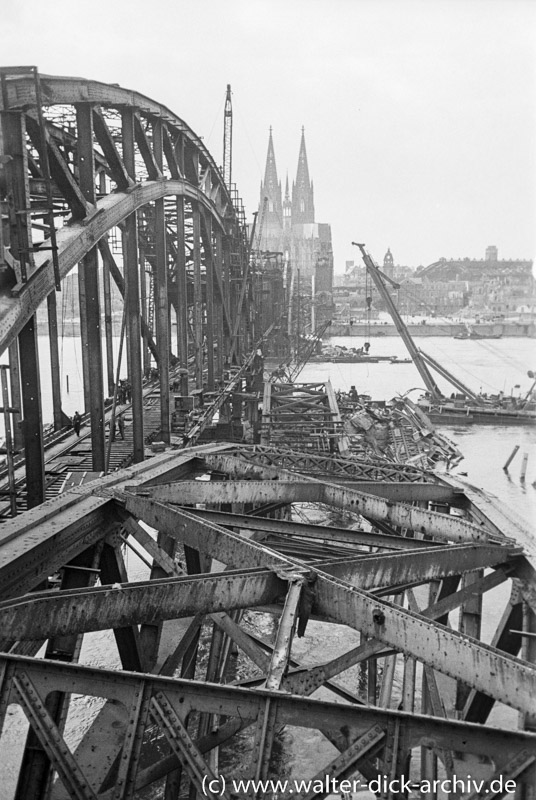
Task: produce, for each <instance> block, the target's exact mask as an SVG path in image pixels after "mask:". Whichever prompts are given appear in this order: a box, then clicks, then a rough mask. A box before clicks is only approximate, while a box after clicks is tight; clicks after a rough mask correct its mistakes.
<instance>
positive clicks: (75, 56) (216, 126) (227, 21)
mask: <svg viewBox="0 0 536 800" xmlns="http://www.w3.org/2000/svg"><path fill="white" fill-rule="evenodd" d="M0 19H1V23H2V25H1V29H0V37H1V46H0V53H1V55H0V62H1V64H2V65H16V64H35V65H36V66H38V68H39V70H40V71H41V72H43V73H48V74H54V75H73V76H77V77H84V78H90V79H95V80H100V81H104V82H108V83H119V84H121V86H124V87H126V88H131V89H135V90H137V91H140V92H143V93H144V94H146V95H148V96H150V97H151V98H153V99H154V100H157V101H160V102H163V103H165V104H166V105H168V106H169V107H170V108H171V109H172V110H173V111H174V112H175V113H176V114H177V115H178V116H180V117H182V118H183V119H184V120H185V122H187V123H188V125H190V126H191V127H192V128H193V129H194V131H195V132H196V133H197V134H198V135H200V136H202V137H203V138H204V140H205V143H206V144H207V146H208V148H209V150H210V151H211V153H212V155H213V156H214V158H215V160H216V163H218V164H220V163H221V160H222V137H223V106H224V100H225V90H226V85H227V83H230V84H231V86H232V92H233V112H234V115H233V122H234V127H233V141H234V148H233V179H234V180H235V181H236V183H237V185H238V189H239V192H240V194H241V195H242V197H243V200H244V204H245V208H246V214H247V218H248V221H249V220H251V218H252V214H253V212H254V211H255V210H256V208H257V205H258V203H259V189H260V181H261V179H262V176H263V173H264V164H265V159H266V149H267V143H268V131H269V127H270V125H271V126H272V127H273V137H274V146H275V154H276V161H277V168H278V173H279V177H280V179H281V180H282V182H283V186H284V181H285V177H286V174H287V171H288V174H289V179H290V181H291V182H292V180H293V179H294V177H295V174H296V167H297V161H298V151H299V144H300V135H301V127H302V125H303V126H305V136H306V144H307V154H308V160H309V169H310V174H311V177H312V179H313V181H314V187H315V206H316V221H317V222H327V223H330V224H331V226H332V232H333V247H334V255H335V268H336V271H337V272H342V271H343V270H344V263H345V261H346V260H350V259H354V260H356V261H358V260H359V258H358V253H357V251H356V248H353V247H352V246H351V241H352V240H354V241H361V242H365V243H366V244H367V246H368V248H369V249H370V251H371V252H372V254H373V255H374V256H375V257H376V258H377V259H379V260H381V259H383V255H384V253H385V251H386V249H387V247H390V248H391V250H392V252H393V255H394V258H395V262H396V263H400V264H409V265H410V266H417V265H419V264H429V263H431V262H433V261H436V260H437V259H438V258H440V257H442V256H444V257H446V258H450V257H452V258H457V257H465V256H468V257H470V258H482V257H483V256H484V251H485V248H486V247H487V246H488V245H490V244H494V245H497V247H498V248H499V257H503V258H509V257H512V258H516V257H517V258H534V244H535V224H534V223H535V221H536V191H535V186H536V180H535V178H536V158H535V147H536V145H535V142H536V101H535V97H536V86H535V84H536V80H535V63H536V58H535V56H536V2H535V1H534V0H271V1H268V0H145V1H144V2H142V1H141V0H91V1H90V2H89V1H88V2H80V0H69V2H64V0H2V11H1V12H0Z"/></svg>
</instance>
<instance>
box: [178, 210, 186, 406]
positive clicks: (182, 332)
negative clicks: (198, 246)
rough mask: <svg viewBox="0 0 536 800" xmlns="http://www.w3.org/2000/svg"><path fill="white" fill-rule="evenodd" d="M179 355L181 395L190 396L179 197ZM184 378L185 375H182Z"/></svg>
mask: <svg viewBox="0 0 536 800" xmlns="http://www.w3.org/2000/svg"><path fill="white" fill-rule="evenodd" d="M176 203H177V256H176V270H177V297H176V302H177V354H178V356H179V365H180V368H181V370H186V380H184V381H181V394H188V379H187V371H188V284H187V281H186V253H185V249H184V198H183V197H177V201H176ZM182 374H183V376H184V375H185V373H184V372H183V373H182Z"/></svg>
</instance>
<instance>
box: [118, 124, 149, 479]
mask: <svg viewBox="0 0 536 800" xmlns="http://www.w3.org/2000/svg"><path fill="white" fill-rule="evenodd" d="M121 120H122V135H123V160H124V164H125V168H126V170H127V172H128V175H129V177H130V178H132V179H133V180H134V179H135V177H136V167H135V160H134V154H135V151H134V113H133V111H132V109H129V108H125V109H123V111H122V112H121ZM137 233H138V231H137V221H136V214H130V216H128V217H127V218H126V220H125V227H124V236H123V248H124V249H123V263H124V275H125V289H126V306H127V324H126V330H127V352H128V374H129V380H130V384H131V387H132V430H133V459H134V463H135V464H137V463H139V462H140V461H143V459H144V437H143V394H142V368H141V319H140V286H139V278H138V235H137Z"/></svg>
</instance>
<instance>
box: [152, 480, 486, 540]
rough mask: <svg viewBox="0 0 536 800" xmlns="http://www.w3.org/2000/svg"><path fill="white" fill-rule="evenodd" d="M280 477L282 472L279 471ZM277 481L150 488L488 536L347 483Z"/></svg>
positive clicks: (186, 498)
mask: <svg viewBox="0 0 536 800" xmlns="http://www.w3.org/2000/svg"><path fill="white" fill-rule="evenodd" d="M285 477H286V476H285ZM289 477H290V480H284V479H283V477H282V478H281V479H280V480H277V481H275V480H274V481H253V480H250V481H181V482H180V483H176V484H167V485H166V484H161V485H159V486H154V487H153V488H152V489H151V490H150V492H149V491H148V490H146V489H144V488H141V489H139V490H138V491H139V492H140V493H147V494H150V496H151V497H153V498H154V499H155V500H158V501H160V502H166V503H177V504H180V505H188V504H195V503H252V504H253V505H263V504H266V503H304V502H316V503H326V504H327V505H331V506H335V507H336V508H344V509H346V510H347V511H353V512H354V513H357V514H362V515H363V516H364V517H366V518H367V519H377V520H381V521H385V522H389V523H390V524H391V525H400V526H402V527H405V528H409V529H410V530H413V531H418V532H420V533H423V534H429V535H433V536H437V537H438V538H441V539H446V540H452V541H458V542H467V541H473V542H482V541H487V540H488V538H489V536H488V533H487V531H486V529H485V528H484V527H483V526H482V527H480V526H478V525H473V524H472V523H470V522H467V521H466V520H464V519H462V518H460V517H457V516H453V515H449V514H440V513H439V512H437V511H426V510H423V509H421V508H417V507H415V506H411V505H406V504H404V503H395V502H390V501H388V500H385V499H383V498H380V497H375V496H374V495H370V494H365V493H364V492H360V491H357V490H356V489H350V488H348V487H347V486H336V485H334V484H329V483H322V482H321V481H317V480H314V479H312V478H311V479H309V480H308V481H304V480H303V479H298V478H296V477H295V476H294V477H293V476H289Z"/></svg>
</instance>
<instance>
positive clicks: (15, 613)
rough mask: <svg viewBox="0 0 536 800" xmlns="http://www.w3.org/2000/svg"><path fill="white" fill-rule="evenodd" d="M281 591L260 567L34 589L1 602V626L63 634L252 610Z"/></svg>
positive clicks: (26, 633)
mask: <svg viewBox="0 0 536 800" xmlns="http://www.w3.org/2000/svg"><path fill="white" fill-rule="evenodd" d="M286 591H287V584H286V582H285V581H283V580H281V579H280V578H278V577H277V576H276V575H275V574H274V573H273V572H272V571H271V570H266V569H264V570H252V571H249V572H231V571H226V572H223V573H218V574H214V575H195V576H188V577H180V578H160V579H157V580H150V581H142V582H139V583H122V584H114V585H113V586H95V587H91V588H88V589H72V590H66V591H59V592H55V593H51V592H38V593H37V592H36V593H32V594H31V595H30V596H26V597H23V598H18V599H16V600H11V601H6V602H4V603H0V630H2V634H3V636H5V637H7V638H8V639H13V640H17V639H20V640H22V639H37V638H38V637H46V638H49V637H52V636H66V635H68V634H74V633H87V632H88V631H100V630H108V629H115V628H121V627H126V626H129V625H136V624H141V623H155V622H161V621H162V620H165V619H178V618H179V617H191V616H194V615H195V614H199V613H203V614H210V613H212V612H218V611H224V610H227V609H233V608H251V607H254V606H259V605H263V604H264V603H272V602H276V601H277V600H278V599H279V598H280V597H281V596H283V597H284V596H285V593H286Z"/></svg>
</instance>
